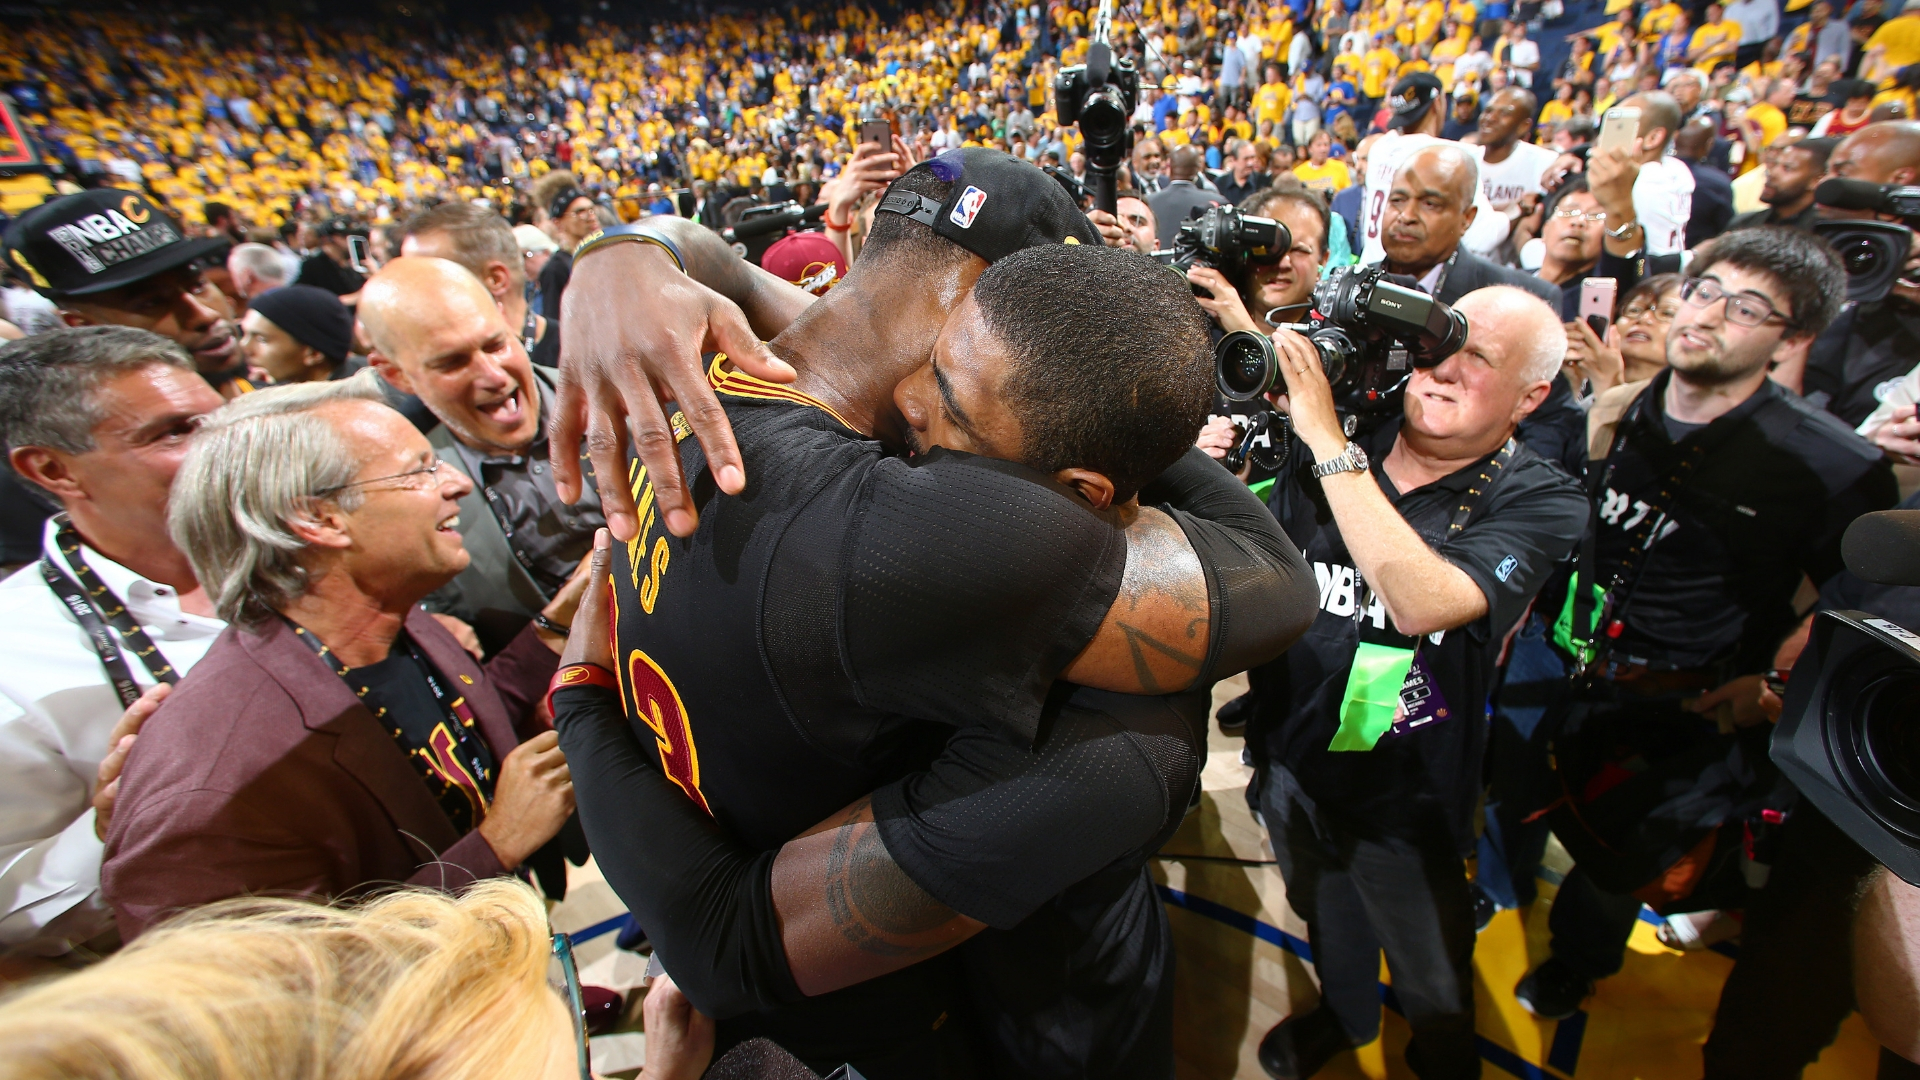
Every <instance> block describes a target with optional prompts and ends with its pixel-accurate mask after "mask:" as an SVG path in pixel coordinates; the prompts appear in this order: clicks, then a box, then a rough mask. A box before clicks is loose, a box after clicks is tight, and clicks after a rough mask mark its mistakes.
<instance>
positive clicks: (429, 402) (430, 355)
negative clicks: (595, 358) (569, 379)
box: [360, 257, 606, 655]
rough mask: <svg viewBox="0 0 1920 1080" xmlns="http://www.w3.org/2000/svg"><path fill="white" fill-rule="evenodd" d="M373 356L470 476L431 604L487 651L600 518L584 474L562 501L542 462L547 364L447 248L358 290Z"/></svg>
mask: <svg viewBox="0 0 1920 1080" xmlns="http://www.w3.org/2000/svg"><path fill="white" fill-rule="evenodd" d="M360 320H361V323H362V324H363V325H364V326H366V328H367V333H368V334H369V336H371V337H372V338H373V343H374V356H373V364H374V367H376V368H377V369H379V371H380V373H381V374H382V375H384V376H385V377H386V379H387V381H388V382H389V383H391V384H392V385H393V386H394V387H395V388H397V389H399V390H402V391H404V392H406V393H410V394H417V395H419V397H420V400H421V401H422V402H424V403H425V404H426V406H427V408H429V409H431V410H432V411H433V414H434V415H435V416H438V417H439V418H440V427H439V428H437V429H436V430H435V431H434V432H433V433H432V434H431V436H430V441H431V442H432V443H433V446H434V449H435V450H437V451H438V452H439V453H440V454H441V456H443V457H445V458H446V459H447V460H448V461H450V462H452V463H454V464H456V465H458V466H459V467H460V469H461V471H462V472H465V473H466V474H467V475H468V476H469V477H471V478H472V479H473V490H472V491H471V492H469V493H468V494H467V495H465V496H464V497H463V498H462V499H461V501H460V533H461V535H462V536H463V537H464V538H465V540H466V544H467V550H468V551H469V552H470V553H471V554H472V556H473V561H472V563H471V565H469V566H468V567H467V569H466V570H465V571H463V572H462V573H461V574H460V576H459V577H457V578H455V579H454V580H453V582H452V584H450V585H448V586H447V587H446V588H444V589H442V590H441V591H439V592H437V593H435V594H434V595H433V597H431V598H430V599H429V601H428V609H429V610H432V611H438V612H444V613H446V614H449V615H453V616H455V617H456V618H460V619H463V620H465V621H466V622H468V623H471V624H472V625H473V628H474V631H475V632H476V633H477V634H479V636H480V641H481V643H482V645H484V646H485V647H486V650H487V652H488V653H489V654H490V655H491V654H492V653H494V652H497V651H498V650H499V649H500V648H501V647H502V646H503V645H505V643H506V642H508V641H510V640H512V638H513V636H514V635H515V634H517V633H519V631H520V629H521V627H523V626H525V625H526V624H527V622H528V621H529V620H532V619H537V617H538V615H537V613H538V612H539V610H540V608H541V607H542V606H544V605H545V604H546V603H547V601H548V600H550V599H552V598H553V595H554V594H555V592H556V591H558V590H559V588H560V587H561V586H562V585H563V584H564V583H565V582H566V580H567V578H568V577H569V576H570V575H571V574H572V572H573V569H574V567H575V566H577V565H579V562H580V560H581V558H582V557H584V556H585V555H586V554H587V552H588V551H589V550H590V549H591V548H592V546H593V531H594V530H595V529H597V528H599V527H600V526H601V525H604V524H605V523H606V522H605V519H604V518H602V517H601V515H600V506H599V502H598V498H597V495H596V494H595V492H594V487H593V485H592V484H588V485H586V493H587V494H586V496H585V497H584V498H582V499H581V500H580V502H578V503H576V504H574V505H572V506H569V505H567V504H565V503H562V502H561V501H560V499H559V497H558V496H557V495H556V494H555V493H554V487H553V475H552V473H551V471H550V470H549V469H548V466H547V437H546V430H547V416H548V412H549V410H550V409H551V408H552V400H553V385H552V378H553V375H552V372H551V371H550V370H549V369H546V368H541V367H536V366H534V365H533V364H532V363H531V362H530V361H529V360H528V358H527V351H526V348H525V347H524V346H523V345H522V344H521V342H520V339H519V337H518V336H517V335H516V333H515V332H514V328H513V327H511V326H510V325H509V324H508V323H507V321H506V319H505V318H504V317H503V316H502V315H501V313H500V307H499V305H497V304H496V303H495V302H494V298H493V297H492V296H491V295H489V294H488V292H487V290H486V289H485V288H484V287H483V286H482V285H481V283H480V281H479V279H477V278H475V277H474V276H473V275H472V274H470V273H468V272H467V271H466V270H465V269H463V268H462V267H461V266H460V265H459V264H457V263H453V262H449V261H447V260H445V259H430V258H420V257H402V258H399V259H395V260H393V261H392V262H389V263H387V265H386V266H384V267H382V268H381V270H380V273H378V274H376V275H374V276H373V277H372V278H371V279H369V280H368V282H367V284H366V286H365V287H364V288H363V289H362V290H361V294H360Z"/></svg>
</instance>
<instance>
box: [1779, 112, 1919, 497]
mask: <svg viewBox="0 0 1920 1080" xmlns="http://www.w3.org/2000/svg"><path fill="white" fill-rule="evenodd" d="M1827 176H1828V177H1830V178H1838V179H1842V180H1864V181H1866V182H1868V183H1873V184H1901V185H1906V184H1913V183H1914V182H1915V181H1916V180H1920V123H1915V122H1913V121H1910V120H1895V121H1887V122H1884V123H1879V124H1870V125H1868V126H1867V127H1865V128H1862V129H1861V130H1859V131H1856V132H1854V133H1853V134H1851V135H1849V136H1847V137H1846V138H1845V139H1843V140H1841V142H1840V144H1839V145H1838V146H1836V147H1834V149H1833V154H1832V156H1831V157H1829V158H1828V159H1827ZM1820 214H1821V217H1823V218H1827V219H1832V218H1839V217H1860V216H1874V215H1872V214H1871V213H1870V212H1869V211H1858V210H1839V209H1836V208H1834V207H1821V208H1820ZM1879 216H1880V217H1881V218H1882V220H1886V219H1888V218H1889V217H1890V216H1891V215H1879ZM1905 224H1907V225H1908V226H1909V227H1911V225H1912V224H1913V223H1912V222H1906V223H1905ZM1911 263H1912V260H1911V259H1909V267H1908V270H1907V276H1913V270H1912V265H1911ZM1916 355H1920V289H1914V288H1912V287H1910V286H1902V285H1901V284H1899V283H1898V282H1896V283H1895V284H1894V287H1893V291H1892V293H1890V294H1889V295H1888V296H1886V297H1885V298H1883V299H1880V300H1871V301H1865V302H1862V303H1859V304H1853V305H1849V306H1848V307H1847V308H1846V309H1844V310H1843V311H1842V312H1841V313H1840V314H1839V316H1837V317H1836V318H1835V319H1834V320H1833V325H1831V326H1829V327H1828V328H1827V332H1826V333H1825V334H1822V335H1821V336H1820V339H1819V340H1818V341H1816V342H1814V344H1813V349H1812V350H1811V351H1810V352H1809V353H1808V355H1807V367H1806V371H1805V373H1804V374H1803V375H1802V377H1801V391H1800V392H1801V393H1802V394H1803V395H1805V396H1806V399H1807V400H1808V401H1811V402H1813V403H1814V404H1815V405H1818V406H1819V407H1821V408H1823V409H1825V410H1827V411H1828V412H1830V413H1832V414H1833V415H1835V416H1838V417H1839V418H1840V419H1842V420H1844V421H1846V422H1847V423H1848V424H1849V425H1855V426H1857V427H1858V428H1859V431H1860V434H1862V435H1865V436H1866V437H1867V438H1869V439H1872V440H1874V441H1875V442H1877V443H1879V444H1880V445H1881V447H1882V448H1883V449H1886V450H1888V451H1889V452H1892V453H1894V454H1896V456H1899V455H1902V454H1904V453H1906V448H1905V447H1904V446H1902V445H1901V444H1900V443H1899V441H1898V440H1902V439H1906V440H1911V439H1913V438H1914V436H1916V435H1920V423H1916V422H1915V421H1914V410H1913V401H1914V398H1913V397H1912V396H1911V395H1910V394H1909V393H1907V392H1906V388H1907V387H1909V386H1911V385H1913V384H1914V383H1915V381H1916V380H1915V379H1914V378H1912V377H1911V376H1909V377H1908V378H1906V379H1904V380H1903V379H1901V376H1903V375H1908V372H1909V371H1910V370H1911V369H1913V367H1914V361H1915V359H1916ZM1903 460H1904V459H1903Z"/></svg>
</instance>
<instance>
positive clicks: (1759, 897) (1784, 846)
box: [1705, 800, 1874, 1080]
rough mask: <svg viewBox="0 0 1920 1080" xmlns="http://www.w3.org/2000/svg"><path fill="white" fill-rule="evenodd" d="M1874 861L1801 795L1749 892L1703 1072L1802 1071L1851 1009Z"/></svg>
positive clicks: (1783, 1074) (1754, 1077)
mask: <svg viewBox="0 0 1920 1080" xmlns="http://www.w3.org/2000/svg"><path fill="white" fill-rule="evenodd" d="M1873 866H1874V862H1873V859H1872V857H1870V856H1869V855H1868V854H1867V853H1866V852H1865V851H1863V850H1861V848H1860V846H1859V845H1858V844H1855V843H1854V842H1853V841H1852V840H1849V839H1848V838H1847V835H1846V834H1845V833H1843V832H1841V831H1840V830H1839V828H1838V827H1836V826H1835V825H1834V824H1833V823H1832V822H1831V821H1829V820H1827V818H1826V817H1825V816H1824V815H1823V814H1821V813H1820V811H1818V810H1816V809H1814V807H1813V804H1811V803H1809V802H1806V801H1805V800H1802V801H1801V803H1800V805H1799V806H1798V807H1797V808H1796V809H1795V810H1794V811H1793V813H1792V815H1791V816H1789V817H1788V818H1787V822H1786V824H1785V825H1784V826H1783V827H1782V828H1781V832H1780V847H1779V853H1778V856H1777V857H1776V859H1775V861H1774V865H1773V872H1772V874H1771V875H1770V876H1769V877H1768V879H1767V884H1766V887H1765V888H1763V889H1760V890H1758V891H1757V892H1756V893H1754V898H1753V900H1752V902H1751V903H1750V904H1749V905H1748V906H1747V919H1746V926H1745V928H1744V930H1743V931H1742V932H1741V935H1740V959H1739V961H1738V962H1736V963H1735V964H1734V966H1733V972H1732V974H1730V975H1728V976H1727V984H1726V987H1725V988H1724V989H1722V990H1721V991H1720V1007H1719V1009H1718V1010H1717V1011H1716V1012H1715V1013H1714V1017H1713V1034H1712V1035H1711V1036H1709V1037H1708V1039H1707V1045H1706V1051H1705V1053H1706V1076H1707V1080H1717V1078H1723V1077H1724V1078H1727V1080H1734V1078H1738V1080H1772V1078H1774V1077H1779V1078H1782V1080H1786V1078H1790V1077H1798V1076H1799V1075H1800V1071H1801V1070H1802V1069H1803V1068H1805V1067H1806V1066H1807V1065H1809V1064H1811V1063H1812V1062H1813V1061H1814V1059H1816V1058H1818V1057H1819V1056H1820V1051H1821V1050H1823V1049H1825V1048H1826V1047H1827V1045H1828V1044H1830V1043H1832V1042H1833V1039H1834V1036H1835V1034H1836V1033H1838V1032H1839V1030H1840V1023H1841V1021H1843V1020H1845V1019H1846V1018H1847V1014H1848V1013H1850V1012H1852V1011H1853V915H1854V906H1855V898H1856V896H1857V895H1858V893H1859V889H1860V881H1861V879H1862V878H1864V877H1865V876H1866V874H1867V872H1868V871H1869V870H1872V869H1873Z"/></svg>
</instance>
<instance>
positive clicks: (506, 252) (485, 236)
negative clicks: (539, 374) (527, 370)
mask: <svg viewBox="0 0 1920 1080" xmlns="http://www.w3.org/2000/svg"><path fill="white" fill-rule="evenodd" d="M400 254H402V255H426V256H429V257H432V258H436V259H451V260H452V261H454V262H457V263H459V264H460V265H461V266H464V267H466V268H467V270H468V271H469V272H470V273H472V274H473V276H474V277H476V278H479V279H480V284H482V285H485V286H486V287H487V292H488V293H490V294H492V296H493V302H494V303H496V304H499V305H500V314H501V315H502V316H504V317H505V318H506V320H507V325H508V326H514V327H519V329H520V344H521V346H522V347H524V348H525V349H526V350H527V356H528V357H529V358H531V359H532V360H533V362H534V363H536V364H539V365H540V366H542V367H550V368H557V367H559V366H560V324H559V322H557V321H555V320H552V319H548V318H547V317H546V316H544V315H540V314H537V313H536V312H535V311H534V310H533V305H532V304H529V303H527V262H526V257H525V256H524V255H523V254H522V253H521V250H520V241H519V240H518V239H517V238H516V237H515V236H514V231H513V228H512V226H510V225H508V224H507V219H506V218H503V217H501V216H500V215H499V214H497V213H495V212H493V211H492V210H489V209H487V208H485V207H480V206H475V205H473V204H472V203H463V202H449V203H441V204H440V205H439V206H436V207H434V208H433V209H431V210H423V211H421V212H420V213H418V214H415V215H414V216H413V217H412V218H411V219H409V220H408V221H407V238H406V239H405V240H404V241H402V242H401V244H400Z"/></svg>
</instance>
